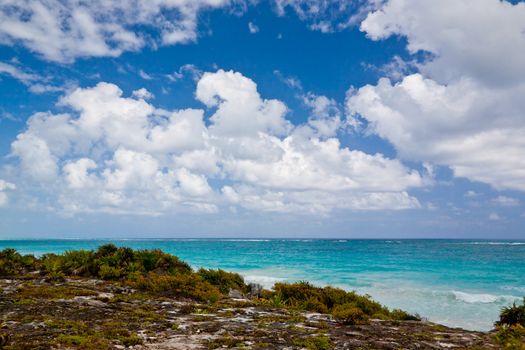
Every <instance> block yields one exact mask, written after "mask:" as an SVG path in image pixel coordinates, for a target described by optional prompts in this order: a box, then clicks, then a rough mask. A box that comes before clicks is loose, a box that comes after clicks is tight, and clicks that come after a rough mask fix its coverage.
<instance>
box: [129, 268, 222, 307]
mask: <svg viewBox="0 0 525 350" xmlns="http://www.w3.org/2000/svg"><path fill="white" fill-rule="evenodd" d="M131 283H132V285H133V286H134V287H135V288H139V289H143V290H147V291H151V292H155V293H161V294H163V295H168V296H179V297H186V298H190V299H194V300H199V301H210V302H215V301H217V300H219V298H220V296H221V293H220V292H219V290H218V289H217V288H216V287H214V286H212V285H211V284H210V283H208V282H206V281H204V280H203V279H202V277H201V276H200V275H197V274H183V275H158V274H155V273H149V274H148V275H147V276H143V275H141V276H138V278H137V279H136V280H135V281H133V282H131Z"/></svg>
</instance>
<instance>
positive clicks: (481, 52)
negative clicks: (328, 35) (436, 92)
mask: <svg viewBox="0 0 525 350" xmlns="http://www.w3.org/2000/svg"><path fill="white" fill-rule="evenodd" d="M361 30H362V31H364V32H365V33H366V34H367V36H368V37H370V38H371V39H373V40H380V39H385V38H387V37H389V36H391V35H401V36H405V37H406V38H407V41H408V45H407V49H408V51H409V52H410V53H416V52H418V51H426V52H429V53H431V54H433V55H434V56H435V57H434V58H433V59H431V60H427V61H425V62H423V63H422V64H421V65H420V70H421V72H422V73H423V74H424V75H425V76H427V77H430V78H432V79H434V80H436V81H439V82H441V83H448V82H451V81H455V80H456V78H457V77H458V76H469V77H475V78H476V79H478V80H480V81H481V82H482V83H488V84H491V85H499V84H508V83H521V82H522V77H523V76H525V64H524V62H525V35H524V34H523V33H524V30H525V4H524V3H518V4H516V5H513V4H511V3H510V2H508V1H499V0H431V1H425V2H422V1H418V0H389V1H388V2H387V3H386V4H385V5H384V6H383V7H382V8H381V9H380V10H378V11H376V12H373V13H371V14H369V15H368V17H367V18H366V19H365V20H364V21H363V22H362V23H361ZM494 67H498V69H494Z"/></svg>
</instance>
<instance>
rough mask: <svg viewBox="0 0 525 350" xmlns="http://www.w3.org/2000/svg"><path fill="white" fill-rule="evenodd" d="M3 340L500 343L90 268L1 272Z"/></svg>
mask: <svg viewBox="0 0 525 350" xmlns="http://www.w3.org/2000/svg"><path fill="white" fill-rule="evenodd" d="M0 288H1V294H0V317H1V322H2V329H1V331H0V334H2V336H1V338H0V340H1V341H2V345H0V348H2V349H28V350H29V349H31V350H34V349H125V348H127V349H216V348H232V349H290V350H292V349H497V348H498V346H497V345H496V344H495V343H494V342H493V339H494V336H493V335H492V334H490V333H481V332H470V331H465V330H462V329H452V328H447V327H444V326H441V325H437V324H433V323H430V322H423V321H395V320H380V319H373V318H372V319H370V320H368V321H367V323H366V324H359V325H343V324H341V323H339V322H336V321H335V320H334V319H333V318H332V316H331V315H328V314H323V313H311V312H299V311H293V310H291V309H288V308H284V307H273V306H270V305H267V304H264V303H259V302H257V300H256V299H248V298H244V297H243V295H242V294H241V293H240V292H232V293H230V296H229V297H223V298H222V299H220V300H218V301H216V302H214V303H198V302H195V301H193V300H190V299H185V298H181V297H166V296H159V295H158V294H152V293H148V292H144V291H140V290H135V289H132V288H130V287H127V286H123V285H121V284H119V283H115V282H111V281H103V280H98V279H87V278H68V279H65V280H63V281H60V282H56V281H55V282H53V281H49V280H48V279H45V278H42V277H41V276H40V275H38V274H37V273H35V274H34V277H32V278H31V277H28V276H25V277H24V278H20V279H17V278H12V279H3V280H0Z"/></svg>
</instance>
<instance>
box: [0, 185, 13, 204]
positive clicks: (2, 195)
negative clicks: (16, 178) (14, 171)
mask: <svg viewBox="0 0 525 350" xmlns="http://www.w3.org/2000/svg"><path fill="white" fill-rule="evenodd" d="M15 189H16V186H15V185H14V184H12V183H10V182H7V181H4V180H2V179H0V208H3V207H6V206H7V205H8V203H9V197H8V196H7V193H6V192H7V191H13V190H15Z"/></svg>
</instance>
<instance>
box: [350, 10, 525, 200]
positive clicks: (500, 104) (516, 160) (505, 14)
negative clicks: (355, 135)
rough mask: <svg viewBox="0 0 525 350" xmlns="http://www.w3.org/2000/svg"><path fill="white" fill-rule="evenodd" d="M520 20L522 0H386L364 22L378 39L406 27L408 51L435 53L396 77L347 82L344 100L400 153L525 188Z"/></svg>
mask: <svg viewBox="0 0 525 350" xmlns="http://www.w3.org/2000/svg"><path fill="white" fill-rule="evenodd" d="M437 9H439V11H438V10H437ZM524 23H525V4H518V5H511V4H510V3H507V2H504V1H503V2H502V1H497V0H483V1H470V0H461V1H455V0H454V1H452V0H451V1H445V2H443V1H429V2H425V3H424V4H423V3H421V2H420V1H414V0H406V1H400V0H390V1H388V2H387V3H386V4H385V6H384V7H382V8H381V10H379V11H376V12H374V13H371V14H369V15H368V17H367V18H366V20H365V21H363V23H362V24H361V29H362V30H363V31H365V32H366V33H367V35H368V36H369V37H370V38H372V39H373V40H379V39H383V38H387V37H389V36H391V35H396V34H397V35H402V36H405V37H407V41H408V46H407V49H408V50H409V52H411V53H417V52H420V51H426V52H430V53H431V54H432V57H431V58H429V59H427V60H425V61H424V62H422V63H419V64H417V67H418V69H419V70H420V73H415V74H411V75H408V76H406V77H404V78H403V79H401V80H400V81H399V82H397V83H392V82H391V81H390V80H389V79H386V78H383V79H380V80H379V82H378V83H377V85H367V86H364V87H362V88H360V89H359V90H357V91H350V92H349V94H348V100H347V106H348V109H349V110H350V111H352V112H353V113H354V115H355V113H356V114H358V115H360V116H361V117H363V118H364V119H366V120H367V121H368V123H369V129H368V130H369V131H372V132H375V133H377V134H378V135H379V136H381V137H383V138H385V139H387V140H389V141H390V142H391V143H392V144H393V145H394V146H395V148H396V149H397V150H398V152H399V155H400V156H401V157H402V158H405V159H410V160H416V161H431V162H435V163H437V164H442V165H446V166H449V167H450V168H451V169H452V170H453V171H454V174H455V175H456V176H461V177H466V178H469V179H471V180H475V181H480V182H484V183H488V184H490V185H492V186H493V187H495V188H497V189H518V190H525V159H524V158H523V157H522V155H523V154H524V153H525V141H524V140H525V125H524V124H523V118H524V114H523V113H524V112H523V111H524V110H525V102H524V100H523V96H524V94H525V83H523V77H525V35H523V30H524V29H525V24H524ZM507 58H508V59H507ZM494 67H498V69H496V70H495V69H494Z"/></svg>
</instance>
